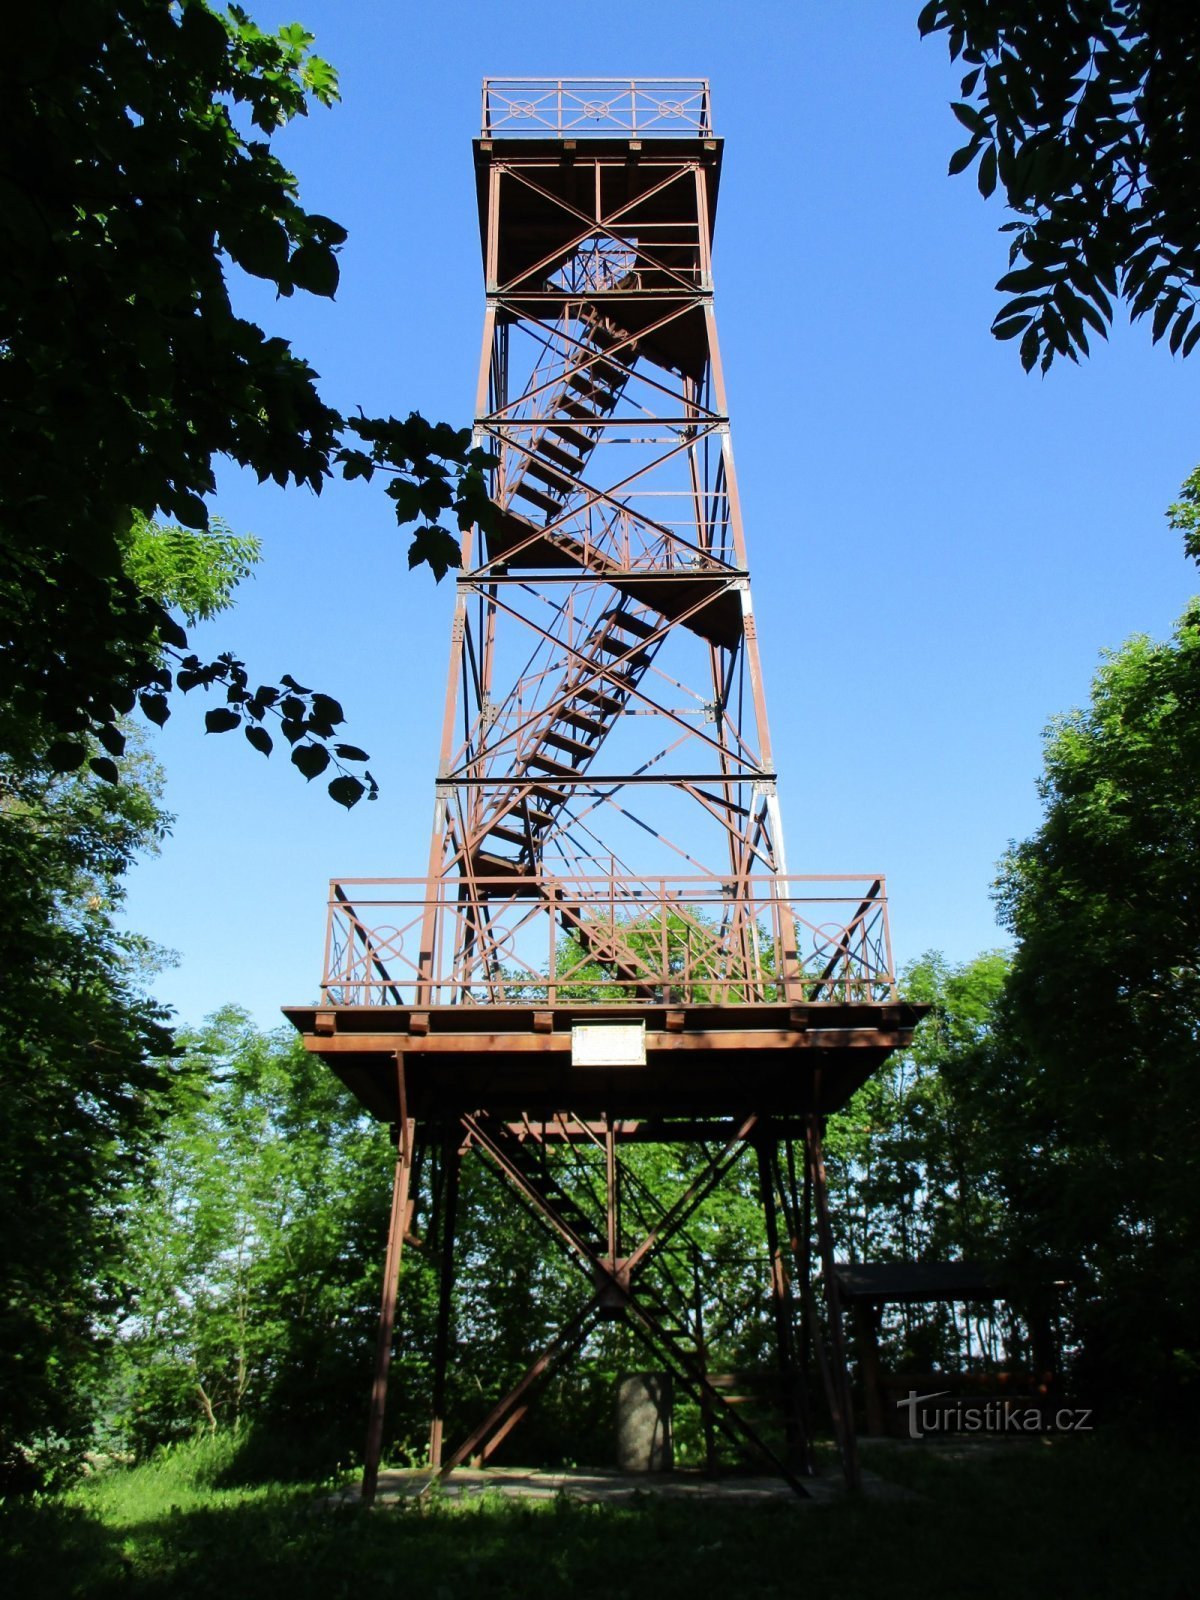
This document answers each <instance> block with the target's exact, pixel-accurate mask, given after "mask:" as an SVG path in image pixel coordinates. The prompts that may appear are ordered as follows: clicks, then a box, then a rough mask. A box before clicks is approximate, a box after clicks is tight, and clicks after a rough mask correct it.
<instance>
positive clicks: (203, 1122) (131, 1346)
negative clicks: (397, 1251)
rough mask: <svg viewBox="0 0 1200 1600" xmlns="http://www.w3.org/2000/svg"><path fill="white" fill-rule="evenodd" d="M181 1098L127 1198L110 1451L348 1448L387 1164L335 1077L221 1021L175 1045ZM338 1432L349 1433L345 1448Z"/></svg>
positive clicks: (370, 1312) (383, 1149)
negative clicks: (265, 1441) (262, 1430)
mask: <svg viewBox="0 0 1200 1600" xmlns="http://www.w3.org/2000/svg"><path fill="white" fill-rule="evenodd" d="M179 1048H180V1050H181V1052H182V1066H183V1068H184V1070H185V1071H186V1073H187V1082H188V1085H189V1089H188V1094H187V1097H186V1099H185V1100H183V1101H181V1102H180V1103H178V1104H177V1106H176V1108H175V1112H174V1114H173V1116H172V1118H171V1120H170V1122H169V1124H168V1126H167V1128H166V1130H165V1135H164V1137H163V1138H162V1139H161V1140H160V1142H159V1144H158V1147H157V1149H156V1151H155V1153H154V1157H153V1160H152V1162H151V1163H150V1164H149V1167H148V1169H147V1172H146V1174H145V1179H146V1185H145V1188H144V1189H139V1192H138V1196H137V1204H136V1208H135V1212H134V1217H133V1225H132V1229H131V1235H130V1254H129V1260H128V1272H129V1276H130V1280H131V1284H132V1286H133V1296H134V1298H133V1304H132V1307H131V1309H130V1310H129V1313H128V1314H127V1315H124V1316H123V1317H122V1319H121V1322H120V1324H119V1327H118V1332H119V1335H120V1337H119V1339H118V1340H117V1343H116V1350H117V1352H118V1354H119V1357H120V1361H119V1365H118V1368H117V1374H118V1376H117V1380H116V1384H115V1387H116V1389H117V1391H118V1392H117V1395H116V1400H115V1406H116V1409H115V1414H114V1416H113V1418H112V1419H111V1421H110V1426H116V1427H117V1429H118V1433H119V1436H120V1437H121V1438H122V1442H123V1443H126V1444H132V1445H133V1446H134V1447H135V1448H136V1449H138V1450H139V1451H142V1452H144V1451H145V1450H146V1449H147V1448H149V1447H151V1446H153V1445H156V1444H160V1443H162V1442H164V1441H166V1440H169V1439H172V1438H177V1437H183V1436H186V1435H188V1434H190V1433H192V1432H193V1431H194V1430H195V1428H196V1427H197V1425H198V1424H199V1425H201V1426H206V1427H208V1428H209V1429H211V1430H213V1431H215V1430H216V1429H217V1428H218V1426H222V1427H224V1428H227V1429H234V1428H236V1427H237V1426H238V1425H239V1424H241V1423H249V1422H257V1423H260V1424H262V1425H263V1426H266V1427H269V1428H270V1429H271V1431H272V1434H273V1436H274V1438H275V1441H276V1445H277V1446H278V1447H279V1448H280V1449H283V1448H285V1446H286V1445H287V1444H288V1443H289V1442H290V1443H291V1445H292V1447H293V1448H295V1446H296V1444H297V1442H298V1441H300V1440H303V1439H304V1438H305V1436H306V1435H308V1436H310V1437H309V1446H310V1451H309V1454H310V1459H311V1456H312V1454H313V1453H314V1451H315V1452H316V1453H319V1449H320V1441H325V1442H327V1441H328V1439H329V1437H330V1436H331V1435H332V1436H334V1455H335V1457H336V1453H337V1450H339V1449H340V1450H345V1449H347V1448H352V1447H353V1445H354V1444H356V1443H357V1442H358V1441H357V1439H356V1438H355V1437H354V1434H355V1432H356V1431H357V1424H358V1419H359V1416H360V1413H361V1409H362V1403H363V1394H364V1381H363V1375H362V1368H363V1367H364V1364H369V1359H370V1356H369V1351H370V1344H371V1335H372V1332H373V1324H374V1319H375V1316H376V1314H377V1309H378V1299H379V1283H378V1276H379V1260H378V1258H379V1253H380V1252H379V1248H378V1245H379V1240H380V1238H381V1237H382V1233H383V1230H384V1229H385V1227H386V1220H387V1204H388V1192H389V1188H388V1176H389V1172H390V1168H391V1162H392V1159H393V1158H392V1154H391V1149H390V1145H389V1141H388V1137H387V1130H386V1129H385V1128H382V1127H380V1126H379V1125H378V1124H374V1123H371V1122H370V1121H369V1119H367V1118H366V1117H365V1116H364V1115H363V1114H362V1113H361V1112H360V1111H359V1109H358V1108H357V1107H356V1105H355V1104H354V1102H353V1101H352V1100H351V1099H350V1096H349V1095H348V1094H347V1092H346V1091H345V1090H344V1089H343V1088H342V1086H341V1084H340V1083H339V1082H338V1080H337V1079H336V1078H335V1077H334V1075H333V1074H332V1073H331V1072H330V1071H329V1070H328V1069H327V1068H326V1067H325V1066H324V1065H322V1063H320V1062H319V1061H317V1060H316V1059H315V1058H314V1057H312V1056H309V1055H308V1054H307V1053H306V1052H305V1050H304V1048H303V1046H302V1044H301V1042H300V1041H299V1040H298V1039H296V1038H294V1037H290V1038H287V1039H281V1038H279V1037H277V1036H276V1037H271V1036H266V1035H263V1034H260V1033H257V1032H256V1031H255V1030H254V1029H253V1028H252V1027H251V1026H250V1025H249V1023H248V1022H247V1020H246V1018H245V1016H244V1015H242V1014H241V1013H240V1012H238V1011H236V1010H235V1009H233V1008H232V1007H229V1008H226V1009H225V1010H223V1011H221V1012H218V1013H217V1014H216V1015H215V1016H214V1017H213V1018H211V1019H210V1020H209V1022H208V1023H207V1024H206V1025H205V1026H204V1027H203V1028H201V1029H200V1030H198V1031H197V1032H192V1033H185V1034H181V1036H180V1040H179ZM347 1424H349V1425H350V1429H351V1432H350V1435H349V1437H347V1436H346V1430H347Z"/></svg>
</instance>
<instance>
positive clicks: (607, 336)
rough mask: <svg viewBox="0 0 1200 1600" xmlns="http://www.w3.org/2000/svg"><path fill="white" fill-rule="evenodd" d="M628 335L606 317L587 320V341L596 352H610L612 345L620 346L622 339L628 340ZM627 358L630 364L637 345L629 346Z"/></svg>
mask: <svg viewBox="0 0 1200 1600" xmlns="http://www.w3.org/2000/svg"><path fill="white" fill-rule="evenodd" d="M628 337H629V334H628V333H627V332H626V331H625V329H624V328H618V327H617V326H616V324H615V323H614V322H612V321H610V319H609V318H607V317H591V318H590V319H589V320H588V340H589V342H590V343H591V344H594V345H595V346H596V349H597V350H611V349H612V347H613V345H614V344H620V342H621V340H622V339H628ZM628 348H629V355H628V357H627V359H628V361H629V362H630V364H632V362H633V358H634V353H635V352H636V350H637V344H636V343H634V344H631V345H630V346H629V347H628Z"/></svg>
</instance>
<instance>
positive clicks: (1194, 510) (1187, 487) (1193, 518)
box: [1167, 467, 1200, 564]
mask: <svg viewBox="0 0 1200 1600" xmlns="http://www.w3.org/2000/svg"><path fill="white" fill-rule="evenodd" d="M1167 522H1168V523H1169V525H1170V526H1171V527H1172V528H1174V529H1175V531H1176V532H1177V533H1182V534H1183V548H1184V553H1185V554H1186V555H1188V556H1190V557H1191V559H1192V560H1193V561H1195V562H1197V563H1198V564H1200V467H1197V468H1196V469H1195V471H1194V472H1190V473H1189V474H1188V475H1187V477H1186V478H1185V479H1184V481H1183V486H1182V487H1181V489H1180V491H1179V499H1178V500H1176V501H1175V503H1174V504H1173V505H1170V506H1168V507H1167Z"/></svg>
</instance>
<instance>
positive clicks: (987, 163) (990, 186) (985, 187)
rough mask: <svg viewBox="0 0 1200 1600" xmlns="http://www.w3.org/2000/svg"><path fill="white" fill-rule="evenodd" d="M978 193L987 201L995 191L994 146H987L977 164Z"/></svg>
mask: <svg viewBox="0 0 1200 1600" xmlns="http://www.w3.org/2000/svg"><path fill="white" fill-rule="evenodd" d="M978 181H979V192H980V194H981V195H982V196H983V198H984V199H985V200H987V199H988V198H989V197H990V196H991V195H992V194H994V193H995V189H996V146H995V145H994V144H990V145H988V147H987V149H986V150H985V151H984V152H983V160H982V161H981V162H980V163H979V179H978Z"/></svg>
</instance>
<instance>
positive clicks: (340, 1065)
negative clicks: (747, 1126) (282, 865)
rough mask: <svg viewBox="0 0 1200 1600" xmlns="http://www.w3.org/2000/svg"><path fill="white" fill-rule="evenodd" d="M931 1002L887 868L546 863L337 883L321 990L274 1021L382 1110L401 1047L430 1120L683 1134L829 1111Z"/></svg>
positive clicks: (374, 1109) (415, 1095) (409, 1083)
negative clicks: (735, 870) (571, 871)
mask: <svg viewBox="0 0 1200 1600" xmlns="http://www.w3.org/2000/svg"><path fill="white" fill-rule="evenodd" d="M925 1010H926V1008H925V1007H924V1006H921V1005H916V1004H913V1003H911V1002H908V1001H905V1000H902V999H900V997H899V994H898V992H897V989H896V984H895V978H894V974H893V971H892V961H891V948H890V940H889V936H888V927H887V901H886V895H885V893H884V885H883V879H882V878H880V877H871V876H868V877H865V878H864V877H850V876H842V877H823V878H803V879H801V878H783V877H780V876H776V875H770V876H767V875H751V874H747V875H745V876H743V877H741V878H733V879H727V880H723V879H717V878H714V877H701V876H695V877H690V878H681V879H673V880H667V879H649V878H634V877H630V876H623V875H622V876H619V875H617V874H615V873H612V872H610V873H608V874H604V875H599V874H593V875H588V876H577V877H574V876H573V877H567V876H563V875H553V876H552V875H550V874H548V873H547V872H545V871H544V870H540V871H537V872H526V873H525V874H523V875H522V876H520V877H519V878H514V877H513V876H512V875H508V876H503V877H501V876H498V875H497V876H493V877H486V878H485V877H479V876H476V875H463V876H458V875H453V876H451V875H447V876H445V877H443V878H440V879H435V880H432V881H428V882H427V881H426V880H424V879H421V880H399V879H392V880H386V879H359V880H343V881H341V882H337V883H334V884H333V885H332V886H331V895H330V901H329V922H328V928H327V938H326V970H325V976H324V982H323V984H322V999H321V1001H320V1002H319V1003H317V1004H315V1005H308V1006H291V1007H287V1008H285V1015H286V1016H287V1018H288V1020H289V1021H290V1022H291V1023H292V1024H293V1025H294V1026H295V1027H296V1028H297V1029H298V1030H299V1032H300V1033H301V1034H302V1035H303V1036H304V1040H305V1044H306V1045H307V1047H308V1049H309V1050H311V1051H313V1052H314V1053H315V1054H317V1055H319V1056H320V1057H321V1058H322V1059H323V1060H324V1061H325V1062H326V1063H327V1064H328V1065H329V1066H330V1067H331V1068H332V1069H333V1071H334V1072H336V1073H337V1074H338V1076H339V1077H340V1078H341V1079H342V1080H343V1082H345V1083H346V1084H347V1086H348V1087H349V1088H350V1089H351V1090H352V1092H353V1093H354V1094H355V1095H356V1096H357V1098H358V1099H359V1101H360V1102H361V1103H362V1104H363V1105H364V1106H365V1107H366V1108H367V1109H368V1110H369V1111H370V1112H371V1114H372V1115H373V1116H376V1117H378V1118H380V1119H381V1120H384V1121H389V1122H395V1121H397V1120H398V1119H399V1117H400V1115H401V1112H400V1107H399V1103H398V1094H399V1090H398V1080H397V1073H396V1063H397V1059H400V1060H402V1061H403V1064H404V1068H405V1083H406V1094H407V1114H408V1115H409V1116H414V1117H418V1118H421V1119H423V1120H426V1119H432V1120H445V1119H453V1118H457V1117H460V1116H462V1115H463V1114H464V1113H468V1112H471V1111H474V1110H476V1109H478V1108H479V1107H481V1106H487V1107H489V1108H490V1109H491V1110H493V1111H495V1112H497V1113H500V1114H502V1115H505V1116H511V1117H516V1118H521V1117H523V1118H526V1119H528V1120H529V1121H530V1122H531V1123H533V1124H544V1125H548V1126H549V1127H550V1135H549V1136H551V1137H554V1136H556V1135H555V1133H554V1131H553V1130H554V1127H556V1126H559V1125H558V1124H556V1123H555V1119H556V1118H558V1119H560V1122H561V1119H562V1118H563V1117H565V1116H566V1115H567V1113H568V1112H569V1114H570V1116H571V1117H573V1118H577V1119H578V1118H582V1119H585V1121H586V1119H587V1118H590V1117H600V1116H604V1115H608V1116H612V1117H619V1118H623V1119H629V1120H630V1122H631V1129H630V1133H629V1136H631V1137H632V1136H634V1134H633V1127H632V1125H633V1124H637V1125H640V1126H641V1133H640V1136H641V1137H657V1138H663V1139H670V1138H681V1139H682V1138H694V1137H696V1136H697V1135H696V1133H695V1131H694V1129H695V1127H696V1125H697V1119H699V1120H700V1121H703V1120H704V1119H709V1120H712V1119H722V1118H728V1117H736V1116H738V1115H744V1114H747V1113H755V1114H757V1115H759V1116H769V1117H774V1118H779V1117H783V1118H787V1117H801V1116H803V1115H804V1114H806V1113H808V1112H812V1111H821V1112H830V1111H835V1110H837V1109H838V1108H839V1107H841V1106H842V1105H844V1104H845V1102H846V1100H847V1099H848V1098H849V1097H850V1095H852V1094H853V1093H854V1091H855V1090H856V1089H857V1088H858V1087H859V1086H860V1085H861V1084H862V1083H864V1082H865V1081H866V1079H867V1078H868V1077H870V1075H871V1074H872V1073H873V1072H874V1071H875V1070H876V1069H877V1068H878V1066H879V1065H880V1064H881V1063H882V1061H883V1060H884V1059H885V1058H886V1057H887V1056H888V1055H889V1054H890V1053H891V1052H892V1051H893V1050H897V1049H903V1048H904V1047H905V1046H906V1045H908V1044H909V1043H910V1041H911V1039H912V1034H913V1029H914V1028H915V1026H916V1024H917V1023H918V1022H919V1021H920V1019H921V1017H922V1016H923V1015H924V1012H925ZM580 1126H582V1124H580ZM652 1127H653V1130H655V1131H653V1132H652ZM558 1136H563V1134H562V1130H561V1126H559V1133H558Z"/></svg>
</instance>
